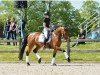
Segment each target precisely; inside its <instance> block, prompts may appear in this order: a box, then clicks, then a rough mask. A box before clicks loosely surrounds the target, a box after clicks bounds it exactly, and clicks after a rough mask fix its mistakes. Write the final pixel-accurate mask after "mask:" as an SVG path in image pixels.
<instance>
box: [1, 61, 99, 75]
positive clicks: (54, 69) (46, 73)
mask: <svg viewBox="0 0 100 75" xmlns="http://www.w3.org/2000/svg"><path fill="white" fill-rule="evenodd" d="M0 75H100V63H57V66H51V65H50V63H42V64H38V63H31V65H30V66H27V65H26V64H25V63H7V62H0Z"/></svg>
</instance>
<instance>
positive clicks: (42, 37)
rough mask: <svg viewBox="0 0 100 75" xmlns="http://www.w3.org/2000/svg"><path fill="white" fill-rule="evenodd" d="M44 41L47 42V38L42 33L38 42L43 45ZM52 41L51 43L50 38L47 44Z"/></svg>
mask: <svg viewBox="0 0 100 75" xmlns="http://www.w3.org/2000/svg"><path fill="white" fill-rule="evenodd" d="M44 40H45V36H44V34H43V33H41V34H40V36H39V40H38V41H39V42H41V43H44ZM50 41H51V37H50V38H49V40H48V41H47V43H49V42H50Z"/></svg>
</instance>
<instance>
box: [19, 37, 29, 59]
mask: <svg viewBox="0 0 100 75" xmlns="http://www.w3.org/2000/svg"><path fill="white" fill-rule="evenodd" d="M27 37H28V35H27V36H26V37H25V38H24V40H23V41H22V44H21V50H20V51H19V57H18V58H19V60H22V59H23V54H24V51H25V48H26V45H27Z"/></svg>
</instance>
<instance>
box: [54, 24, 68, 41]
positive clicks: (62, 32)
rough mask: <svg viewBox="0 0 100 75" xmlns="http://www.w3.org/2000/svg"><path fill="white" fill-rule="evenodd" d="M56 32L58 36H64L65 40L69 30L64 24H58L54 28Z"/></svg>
mask: <svg viewBox="0 0 100 75" xmlns="http://www.w3.org/2000/svg"><path fill="white" fill-rule="evenodd" d="M55 31H56V34H57V35H59V36H60V37H62V38H64V39H65V40H67V39H68V36H69V32H68V29H67V28H66V27H64V26H59V27H57V28H56V30H55Z"/></svg>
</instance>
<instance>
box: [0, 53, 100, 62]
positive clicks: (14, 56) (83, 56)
mask: <svg viewBox="0 0 100 75" xmlns="http://www.w3.org/2000/svg"><path fill="white" fill-rule="evenodd" d="M40 56H41V57H42V61H44V62H50V61H51V58H52V53H40ZM29 57H30V60H31V61H33V62H37V58H36V56H35V54H33V53H31V54H30V56H29ZM0 61H18V53H0ZM24 61H25V54H24ZM56 61H57V62H66V60H65V57H64V54H63V53H58V54H57V56H56ZM71 61H72V62H75V61H84V62H85V61H97V62H100V53H73V52H72V53H71Z"/></svg>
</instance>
